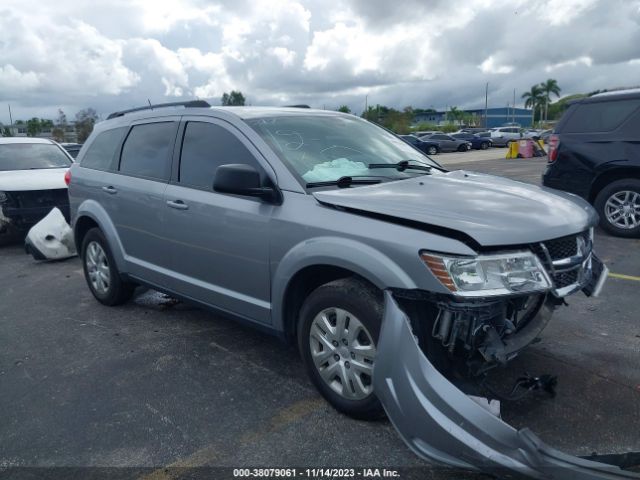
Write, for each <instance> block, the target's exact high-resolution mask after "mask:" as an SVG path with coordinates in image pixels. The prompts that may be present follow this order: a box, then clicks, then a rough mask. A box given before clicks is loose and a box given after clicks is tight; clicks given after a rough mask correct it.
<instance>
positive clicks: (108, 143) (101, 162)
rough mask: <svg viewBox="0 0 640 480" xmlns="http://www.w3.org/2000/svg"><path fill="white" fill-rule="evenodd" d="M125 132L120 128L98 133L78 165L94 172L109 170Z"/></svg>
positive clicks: (123, 128)
mask: <svg viewBox="0 0 640 480" xmlns="http://www.w3.org/2000/svg"><path fill="white" fill-rule="evenodd" d="M126 130H127V129H126V128H125V127H121V128H114V129H112V130H107V131H106V132H102V133H99V134H98V136H97V137H96V138H95V140H94V141H93V142H91V145H89V149H88V150H87V152H86V153H85V154H84V157H83V158H82V163H81V164H80V165H82V166H83V167H85V168H93V169H95V170H111V169H112V168H113V166H112V164H113V159H114V157H115V155H116V150H117V149H118V147H119V146H120V141H121V140H122V137H123V136H124V133H125V132H126Z"/></svg>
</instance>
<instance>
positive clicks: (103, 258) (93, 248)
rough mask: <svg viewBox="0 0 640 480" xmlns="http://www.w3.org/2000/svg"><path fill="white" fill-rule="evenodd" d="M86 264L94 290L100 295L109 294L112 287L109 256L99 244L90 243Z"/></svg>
mask: <svg viewBox="0 0 640 480" xmlns="http://www.w3.org/2000/svg"><path fill="white" fill-rule="evenodd" d="M85 264H86V266H87V272H88V273H89V281H90V282H91V286H92V287H93V289H94V290H95V291H96V292H98V293H100V294H105V293H107V292H108V291H109V286H110V285H111V272H110V271H109V262H108V261H107V255H106V254H105V253H104V250H103V248H102V246H101V245H100V244H99V243H98V242H90V243H89V245H87V253H86V258H85Z"/></svg>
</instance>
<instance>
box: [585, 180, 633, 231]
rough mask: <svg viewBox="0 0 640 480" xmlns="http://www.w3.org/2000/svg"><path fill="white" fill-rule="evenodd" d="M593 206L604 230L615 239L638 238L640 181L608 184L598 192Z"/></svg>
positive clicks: (620, 181) (621, 181)
mask: <svg viewBox="0 0 640 480" xmlns="http://www.w3.org/2000/svg"><path fill="white" fill-rule="evenodd" d="M594 206H595V208H596V210H597V212H598V215H599V216H600V226H601V227H602V228H603V229H604V230H606V231H607V232H609V233H610V234H612V235H615V236H617V237H626V238H634V237H640V180H636V179H634V178H628V179H623V180H617V181H615V182H612V183H610V184H609V185H607V186H606V187H604V188H603V189H602V190H600V193H598V196H597V197H596V200H595V202H594ZM625 222H626V226H625Z"/></svg>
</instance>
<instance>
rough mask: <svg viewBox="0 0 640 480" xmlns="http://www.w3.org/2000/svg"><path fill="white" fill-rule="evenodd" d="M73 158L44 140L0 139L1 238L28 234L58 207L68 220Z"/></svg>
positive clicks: (50, 141) (56, 145)
mask: <svg viewBox="0 0 640 480" xmlns="http://www.w3.org/2000/svg"><path fill="white" fill-rule="evenodd" d="M72 163H73V161H72V159H71V157H70V156H69V154H67V152H66V151H65V150H64V149H63V148H62V147H61V146H60V145H58V144H57V143H56V142H54V141H52V140H47V139H43V138H31V137H26V138H25V137H7V138H0V236H1V235H2V234H7V233H10V232H22V231H26V230H28V229H29V227H31V226H32V225H34V224H36V223H37V222H39V221H40V220H41V219H42V218H44V217H45V216H46V215H47V214H48V213H49V212H50V211H51V209H52V208H54V207H58V208H59V209H60V210H61V211H62V212H63V214H64V215H65V216H66V218H67V220H68V219H69V197H68V196H67V185H66V184H65V182H64V176H65V173H66V172H67V170H68V169H69V167H70V166H71V164H72Z"/></svg>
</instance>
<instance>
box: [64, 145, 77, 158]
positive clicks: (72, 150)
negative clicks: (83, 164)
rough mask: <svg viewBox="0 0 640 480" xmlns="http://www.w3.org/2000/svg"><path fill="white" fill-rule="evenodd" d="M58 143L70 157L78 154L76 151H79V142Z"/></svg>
mask: <svg viewBox="0 0 640 480" xmlns="http://www.w3.org/2000/svg"><path fill="white" fill-rule="evenodd" d="M60 145H61V146H62V148H64V149H65V150H66V151H67V153H68V154H69V155H70V156H71V157H72V158H76V157H77V156H78V152H80V149H81V148H82V144H81V143H61V144H60Z"/></svg>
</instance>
